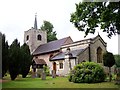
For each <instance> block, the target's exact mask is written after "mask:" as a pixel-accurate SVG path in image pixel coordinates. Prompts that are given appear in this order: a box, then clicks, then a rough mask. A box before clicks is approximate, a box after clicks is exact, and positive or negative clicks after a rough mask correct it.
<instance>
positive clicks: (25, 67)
mask: <svg viewBox="0 0 120 90" xmlns="http://www.w3.org/2000/svg"><path fill="white" fill-rule="evenodd" d="M21 63H22V64H21V68H20V73H21V74H22V77H23V78H25V77H26V76H27V74H28V73H29V70H30V65H31V64H32V55H31V54H30V49H29V46H28V45H27V44H26V43H24V44H23V45H22V46H21Z"/></svg>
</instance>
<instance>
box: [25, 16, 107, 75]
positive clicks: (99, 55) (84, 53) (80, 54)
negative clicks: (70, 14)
mask: <svg viewBox="0 0 120 90" xmlns="http://www.w3.org/2000/svg"><path fill="white" fill-rule="evenodd" d="M78 38H79V37H78ZM24 42H25V43H27V44H28V45H29V48H30V51H31V54H32V55H33V69H36V68H40V67H41V68H42V67H43V65H46V66H48V67H49V69H50V74H51V73H52V71H53V70H54V71H55V73H56V75H58V76H65V75H68V73H69V71H70V70H71V69H72V68H73V67H74V66H75V65H77V64H79V63H81V62H83V61H93V62H96V63H100V64H103V53H105V52H106V47H107V44H106V42H105V41H104V40H103V39H102V37H101V36H100V35H99V34H98V35H97V36H96V37H94V38H89V39H84V40H80V41H76V42H74V41H73V40H72V38H71V37H70V36H68V37H65V38H62V39H59V40H55V41H51V42H49V43H47V33H46V31H43V30H40V29H38V28H37V17H36V16H35V22H34V27H32V28H31V29H29V30H28V31H25V32H24ZM34 65H36V66H35V67H34ZM34 72H35V70H34Z"/></svg>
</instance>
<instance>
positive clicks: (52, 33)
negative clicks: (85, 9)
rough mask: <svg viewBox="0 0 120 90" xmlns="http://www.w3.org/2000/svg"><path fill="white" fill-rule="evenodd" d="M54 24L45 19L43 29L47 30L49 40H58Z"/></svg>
mask: <svg viewBox="0 0 120 90" xmlns="http://www.w3.org/2000/svg"><path fill="white" fill-rule="evenodd" d="M53 28H54V27H53V25H52V23H50V22H49V21H43V25H42V26H41V30H44V31H47V42H50V41H54V40H57V37H56V35H57V34H56V31H53Z"/></svg>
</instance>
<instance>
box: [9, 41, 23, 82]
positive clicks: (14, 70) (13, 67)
mask: <svg viewBox="0 0 120 90" xmlns="http://www.w3.org/2000/svg"><path fill="white" fill-rule="evenodd" d="M9 55H10V61H9V73H10V77H11V80H15V78H16V77H17V75H18V74H19V72H20V66H21V52H20V43H19V42H18V40H17V39H15V40H14V41H13V43H12V44H11V45H10V50H9Z"/></svg>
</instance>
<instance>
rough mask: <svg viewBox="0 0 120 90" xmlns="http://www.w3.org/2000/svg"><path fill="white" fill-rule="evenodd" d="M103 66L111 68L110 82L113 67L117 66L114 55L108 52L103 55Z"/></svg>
mask: <svg viewBox="0 0 120 90" xmlns="http://www.w3.org/2000/svg"><path fill="white" fill-rule="evenodd" d="M103 64H104V66H106V67H109V81H111V79H112V77H111V67H112V66H113V65H114V64H115V59H114V56H113V54H112V53H110V52H106V53H104V55H103Z"/></svg>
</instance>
